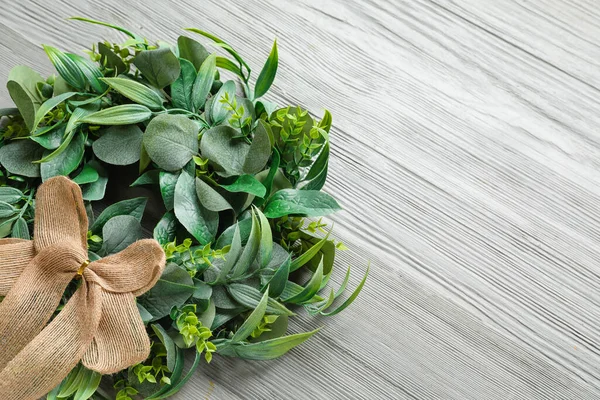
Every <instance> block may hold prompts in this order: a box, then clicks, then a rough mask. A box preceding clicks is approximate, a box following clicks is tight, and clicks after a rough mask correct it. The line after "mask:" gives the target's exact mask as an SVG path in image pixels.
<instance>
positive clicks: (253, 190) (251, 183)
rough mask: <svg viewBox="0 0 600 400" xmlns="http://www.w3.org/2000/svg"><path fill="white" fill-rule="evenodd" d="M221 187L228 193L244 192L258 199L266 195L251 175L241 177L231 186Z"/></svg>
mask: <svg viewBox="0 0 600 400" xmlns="http://www.w3.org/2000/svg"><path fill="white" fill-rule="evenodd" d="M221 187H222V188H223V189H225V190H227V191H228V192H233V193H238V192H245V193H250V194H252V195H254V196H258V197H264V196H265V194H266V193H267V189H266V188H265V186H264V185H263V184H262V183H260V181H259V180H257V179H256V178H255V177H254V176H252V175H241V176H239V177H238V178H237V179H236V180H235V182H233V183H232V184H230V185H221Z"/></svg>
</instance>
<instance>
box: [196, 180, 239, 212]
mask: <svg viewBox="0 0 600 400" xmlns="http://www.w3.org/2000/svg"><path fill="white" fill-rule="evenodd" d="M196 195H197V196H198V200H200V203H201V204H202V205H203V206H204V207H205V208H207V209H208V210H211V211H224V210H231V209H232V208H231V204H229V203H228V202H227V200H225V199H224V198H223V196H221V195H220V194H219V192H217V191H216V190H215V189H213V188H212V187H211V186H210V185H209V184H208V183H206V182H204V181H203V180H202V179H200V178H196Z"/></svg>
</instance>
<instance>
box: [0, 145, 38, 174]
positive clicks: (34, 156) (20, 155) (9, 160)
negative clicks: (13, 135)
mask: <svg viewBox="0 0 600 400" xmlns="http://www.w3.org/2000/svg"><path fill="white" fill-rule="evenodd" d="M43 151H44V149H43V148H42V147H40V146H39V145H38V144H37V143H34V142H32V141H29V140H15V141H13V142H11V143H9V144H7V145H5V146H2V148H0V165H2V166H3V167H4V168H6V169H7V170H8V172H10V173H12V174H16V175H22V176H27V177H29V178H37V177H39V176H40V166H39V164H34V163H33V162H34V161H36V160H38V159H39V158H40V157H41V156H42V153H43Z"/></svg>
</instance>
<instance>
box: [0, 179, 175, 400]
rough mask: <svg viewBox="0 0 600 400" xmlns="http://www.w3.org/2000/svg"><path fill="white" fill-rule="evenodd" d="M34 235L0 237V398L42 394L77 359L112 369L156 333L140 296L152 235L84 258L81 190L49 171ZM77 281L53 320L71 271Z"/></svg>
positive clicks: (156, 263) (158, 255)
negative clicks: (148, 327) (30, 238)
mask: <svg viewBox="0 0 600 400" xmlns="http://www.w3.org/2000/svg"><path fill="white" fill-rule="evenodd" d="M34 222H35V224H34V239H33V241H24V240H15V239H5V240H0V296H6V297H5V298H4V300H3V301H2V302H1V303H0V399H2V400H25V399H37V398H39V397H40V396H42V395H44V394H45V393H47V392H48V391H50V390H52V388H53V387H55V386H56V385H58V384H59V383H60V382H61V380H62V379H63V378H64V377H65V376H66V375H67V374H68V372H69V371H70V370H71V369H72V368H73V367H75V366H76V365H77V363H78V362H79V361H80V360H81V361H82V362H83V364H84V365H85V366H86V367H87V368H90V369H92V370H94V371H97V372H100V373H102V374H110V373H114V372H117V371H120V370H122V369H124V368H127V367H128V366H130V365H133V364H135V363H138V362H141V361H143V360H145V359H146V358H147V357H148V355H149V352H150V340H149V338H148V335H147V334H146V330H145V328H144V324H143V323H142V320H141V318H140V315H139V312H138V309H137V307H136V304H135V297H136V296H139V295H140V294H142V293H144V292H146V291H147V290H149V289H150V288H151V287H152V286H154V284H155V283H156V281H157V280H158V278H159V277H160V275H161V273H162V270H163V268H164V265H165V255H164V252H163V251H162V249H161V247H160V245H159V244H158V243H157V242H156V241H154V240H140V241H138V242H136V243H134V244H132V245H131V246H129V247H127V248H126V249H125V250H123V251H121V252H120V253H118V254H114V255H111V256H108V257H106V258H103V259H101V260H98V261H94V262H92V263H89V264H88V261H87V258H88V256H87V230H88V220H87V216H86V213H85V208H84V205H83V200H82V195H81V190H80V189H79V186H77V184H75V183H73V182H72V181H70V180H68V179H67V178H63V177H58V178H53V179H50V180H48V181H47V182H45V183H44V184H42V185H41V186H40V187H39V189H38V192H37V201H36V214H35V221H34ZM77 275H81V278H82V279H81V285H80V286H79V288H78V289H77V291H76V292H75V294H74V295H73V296H72V297H71V298H70V299H69V301H68V302H67V304H66V305H65V306H64V308H63V309H62V310H61V311H60V313H59V314H58V315H57V316H56V317H55V318H54V319H53V320H52V321H51V322H50V323H49V324H48V321H49V320H50V319H51V317H52V315H53V313H54V312H55V310H56V308H57V306H58V305H59V302H60V299H61V297H62V296H63V294H64V291H65V289H66V287H67V285H68V284H69V282H71V281H72V279H73V278H74V277H75V276H77Z"/></svg>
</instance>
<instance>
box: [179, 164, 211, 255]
mask: <svg viewBox="0 0 600 400" xmlns="http://www.w3.org/2000/svg"><path fill="white" fill-rule="evenodd" d="M175 215H176V216H177V219H178V220H179V222H180V223H181V224H182V225H183V226H184V227H185V228H186V229H187V231H188V232H189V233H190V234H192V236H194V237H195V238H196V239H197V240H198V242H200V244H203V245H204V244H208V243H210V242H212V241H213V240H214V238H215V235H216V233H217V228H218V226H219V214H218V213H216V212H214V211H210V210H208V209H207V208H206V207H204V206H203V205H202V204H200V201H199V200H198V196H197V195H196V190H195V185H194V178H193V177H192V176H191V175H189V174H188V173H187V172H185V171H184V172H182V173H181V174H180V175H179V179H177V185H176V186H175Z"/></svg>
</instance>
